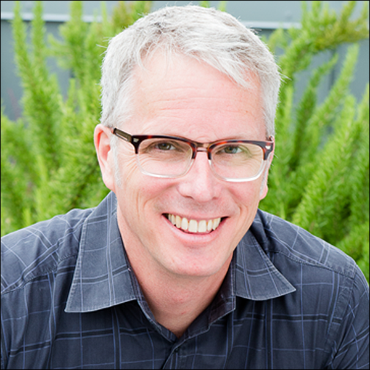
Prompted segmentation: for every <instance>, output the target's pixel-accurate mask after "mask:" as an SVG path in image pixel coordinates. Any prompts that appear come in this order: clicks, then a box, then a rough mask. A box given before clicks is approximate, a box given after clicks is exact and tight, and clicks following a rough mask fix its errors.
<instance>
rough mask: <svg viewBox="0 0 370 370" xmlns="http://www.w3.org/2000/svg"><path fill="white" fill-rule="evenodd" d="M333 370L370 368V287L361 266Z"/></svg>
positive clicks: (336, 344) (336, 347)
mask: <svg viewBox="0 0 370 370" xmlns="http://www.w3.org/2000/svg"><path fill="white" fill-rule="evenodd" d="M351 293H352V294H351V296H350V299H349V301H348V305H347V307H346V310H345V312H344V316H343V318H342V325H341V326H340V329H339V332H338V333H337V335H336V340H335V341H334V343H333V352H332V360H331V363H330V364H329V366H328V368H329V369H368V368H369V286H368V284H367V281H366V279H365V277H364V275H363V274H362V272H361V271H360V270H359V269H358V271H357V273H356V276H355V279H354V284H353V289H352V292H351Z"/></svg>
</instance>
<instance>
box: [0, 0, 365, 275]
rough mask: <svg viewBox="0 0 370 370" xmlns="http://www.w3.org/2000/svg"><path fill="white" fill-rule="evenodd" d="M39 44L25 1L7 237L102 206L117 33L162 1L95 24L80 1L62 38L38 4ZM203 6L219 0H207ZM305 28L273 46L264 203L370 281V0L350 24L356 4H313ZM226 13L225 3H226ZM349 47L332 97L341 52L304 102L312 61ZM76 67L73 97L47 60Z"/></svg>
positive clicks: (5, 182) (5, 191)
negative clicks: (359, 79)
mask: <svg viewBox="0 0 370 370" xmlns="http://www.w3.org/2000/svg"><path fill="white" fill-rule="evenodd" d="M35 3H36V5H35V7H34V11H33V13H34V17H33V20H32V23H31V47H29V45H28V43H27V40H26V25H25V23H24V22H23V21H22V18H21V15H20V5H19V3H17V4H16V7H15V16H14V20H13V25H12V27H13V37H14V44H15V60H16V64H17V68H18V73H19V76H20V78H21V81H22V85H23V91H24V93H23V98H22V103H23V116H22V118H21V119H19V120H18V121H17V122H12V121H10V120H9V119H8V118H7V117H6V116H5V115H4V114H3V110H2V114H1V122H2V124H1V183H2V191H1V233H2V235H4V234H7V233H9V232H12V231H14V230H17V229H19V228H22V227H25V226H28V225H30V224H32V223H35V222H38V221H41V220H45V219H48V218H50V217H53V216H55V215H57V214H61V213H66V212H68V211H69V210H70V209H72V208H76V207H78V208H86V207H94V206H96V205H97V204H98V203H99V202H100V201H101V200H102V199H103V198H104V196H105V195H106V194H107V193H108V191H109V190H108V189H107V188H106V187H105V185H104V183H103V182H102V179H101V175H100V169H99V165H98V162H97V159H96V154H95V148H94V145H93V131H94V127H95V125H96V124H97V123H98V122H99V118H100V111H101V107H100V86H99V80H100V73H101V72H100V66H101V62H102V58H103V53H104V50H105V48H106V46H107V44H108V40H109V38H111V37H113V36H114V35H116V34H117V33H119V32H120V31H121V30H122V29H123V28H125V27H127V26H128V25H130V24H132V23H133V22H135V21H136V20H137V19H138V18H140V17H141V16H142V15H143V14H146V13H148V12H149V11H150V9H151V5H152V2H151V1H133V2H124V1H120V2H118V5H117V7H116V8H115V9H114V11H113V13H112V16H110V17H108V15H107V11H106V9H105V7H104V3H103V4H102V9H101V20H100V21H99V22H98V21H94V22H92V23H85V22H83V20H82V6H83V5H82V4H83V2H81V1H72V2H71V12H70V20H69V21H68V22H66V23H65V24H64V25H62V26H61V27H60V37H61V40H57V39H55V38H54V37H52V36H50V35H49V36H48V41H46V38H47V37H46V36H47V35H46V31H45V24H44V21H43V20H42V14H43V10H42V2H35ZM201 5H202V6H206V7H207V6H209V2H207V1H202V2H201ZM302 6H303V12H302V19H301V28H291V29H289V30H283V29H278V30H276V31H274V32H273V33H272V34H271V36H270V37H269V38H268V39H265V40H264V41H265V42H266V43H267V44H268V46H269V48H270V50H271V51H272V52H273V53H275V52H276V50H279V51H280V52H279V57H277V61H278V64H279V66H280V68H281V73H282V75H283V76H284V82H283V83H282V87H281V92H280V104H279V106H278V110H277V116H276V121H275V122H276V123H275V125H276V143H277V145H276V150H275V158H274V161H273V165H272V167H271V170H270V175H269V194H268V196H267V197H266V198H265V199H264V200H263V201H262V202H261V204H260V208H261V209H263V210H266V211H268V212H270V213H273V214H276V215H278V216H280V217H282V218H284V219H286V220H288V221H291V222H293V223H295V224H297V225H299V226H302V227H303V228H305V229H306V230H308V231H309V232H311V233H313V234H314V235H317V236H318V237H320V238H323V239H324V240H326V241H328V242H329V243H331V244H333V245H335V246H337V247H338V248H340V249H342V250H343V251H345V252H346V253H347V254H349V255H351V256H352V257H353V258H354V259H355V260H356V262H357V263H358V264H359V266H360V267H361V269H362V271H363V272H364V274H365V276H366V277H367V279H368V278H369V104H368V100H369V87H368V86H367V88H366V91H365V92H364V96H363V99H362V100H361V101H360V102H357V101H356V99H355V98H354V97H353V96H352V95H351V93H350V91H349V84H350V82H351V79H352V77H353V72H354V69H355V65H356V60H357V56H358V50H359V47H358V45H357V44H356V42H358V41H360V40H363V39H366V38H368V27H367V18H368V9H367V2H365V4H364V7H363V9H362V12H361V14H360V16H359V17H358V18H356V19H352V18H353V17H351V15H352V13H353V9H354V7H355V2H353V1H352V2H349V3H347V4H346V5H345V6H344V7H343V9H342V11H341V13H340V14H338V15H337V14H336V13H335V12H334V11H332V10H330V9H329V5H328V4H325V3H323V2H320V1H316V2H304V3H303V5H302ZM219 8H220V9H222V10H224V11H225V10H226V9H225V8H226V2H224V1H222V2H219ZM344 43H347V44H353V45H351V46H350V47H349V48H348V52H347V55H346V58H345V60H344V63H343V65H342V66H341V72H340V74H339V75H338V77H337V78H336V80H335V83H334V85H333V87H332V88H331V90H330V92H329V93H328V95H327V96H326V98H325V99H324V100H323V101H318V88H319V84H320V81H322V79H323V77H324V76H325V75H327V74H328V73H330V71H331V70H332V69H333V67H334V66H335V65H336V63H337V62H338V55H337V54H336V53H335V54H334V56H333V57H332V58H331V59H330V60H328V61H326V62H324V63H323V64H321V65H320V66H318V67H317V68H316V69H314V71H313V73H311V75H310V78H309V81H308V83H307V86H306V88H305V90H304V93H303V95H302V97H301V99H300V101H299V102H298V104H293V97H294V94H295V90H296V78H297V75H298V73H300V72H302V71H304V70H307V69H308V68H309V67H310V65H311V62H312V58H313V57H314V56H316V55H318V54H320V53H323V52H325V51H327V50H336V48H337V47H338V46H340V45H342V44H344ZM47 58H55V59H56V60H57V61H58V63H59V65H60V67H61V68H66V69H68V70H70V71H71V75H72V76H73V78H71V79H70V80H69V90H68V93H67V97H63V95H62V93H61V90H60V87H59V84H58V81H57V78H56V76H54V75H52V74H51V73H50V72H49V71H48V68H47V65H46V59H47Z"/></svg>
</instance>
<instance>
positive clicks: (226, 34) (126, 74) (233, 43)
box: [101, 5, 281, 137]
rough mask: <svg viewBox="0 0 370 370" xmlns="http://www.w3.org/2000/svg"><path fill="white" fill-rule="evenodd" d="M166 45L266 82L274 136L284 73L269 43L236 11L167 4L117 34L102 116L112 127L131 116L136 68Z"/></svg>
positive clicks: (107, 60)
mask: <svg viewBox="0 0 370 370" xmlns="http://www.w3.org/2000/svg"><path fill="white" fill-rule="evenodd" d="M158 48H160V49H161V50H162V51H163V52H164V53H166V54H167V55H168V56H172V55H175V54H182V55H186V56H188V57H191V58H195V59H197V60H199V61H203V62H205V63H207V64H209V65H210V66H212V67H214V68H215V69H217V70H218V71H220V72H221V73H224V74H225V75H227V76H228V77H229V78H231V79H232V80H233V81H234V82H235V83H236V84H237V85H239V86H241V87H243V88H248V86H250V82H251V81H249V79H250V77H248V73H246V72H249V73H250V74H252V75H254V76H257V78H258V80H259V81H260V87H261V94H262V97H261V98H262V106H263V115H264V119H265V131H266V135H267V137H269V136H270V135H273V134H274V120H275V111H276V107H277V104H278V93H279V87H280V79H281V77H280V74H279V71H278V66H277V65H276V63H275V61H274V57H273V55H272V54H271V53H270V51H269V50H268V48H267V46H266V45H265V44H264V43H263V42H262V41H261V40H260V39H259V37H258V36H257V35H256V34H255V33H254V32H253V31H252V30H250V29H248V28H247V27H245V26H244V25H243V24H242V23H240V22H239V21H238V20H237V19H235V18H234V17H233V16H232V15H230V14H228V13H225V12H222V11H219V10H216V9H213V8H203V7H200V6H196V5H187V6H181V7H179V6H173V7H165V8H162V9H160V10H157V11H155V12H153V13H150V14H148V15H147V16H145V17H143V18H140V19H139V20H137V21H136V22H135V23H134V24H133V25H131V26H130V27H128V28H126V29H125V30H123V31H122V32H121V33H119V34H118V35H116V36H115V37H113V38H112V39H111V40H110V42H109V45H108V48H107V50H106V54H105V57H104V61H103V65H102V78H101V87H102V98H101V102H102V117H101V123H102V124H103V125H105V126H107V127H112V126H114V125H116V126H121V125H122V124H123V123H124V122H125V121H127V120H128V119H129V118H130V116H131V114H132V113H131V109H132V104H131V96H132V91H133V90H132V88H133V84H132V83H133V70H134V68H135V66H141V67H143V60H144V59H145V58H147V57H150V56H151V55H153V54H154V52H155V51H156V50H158Z"/></svg>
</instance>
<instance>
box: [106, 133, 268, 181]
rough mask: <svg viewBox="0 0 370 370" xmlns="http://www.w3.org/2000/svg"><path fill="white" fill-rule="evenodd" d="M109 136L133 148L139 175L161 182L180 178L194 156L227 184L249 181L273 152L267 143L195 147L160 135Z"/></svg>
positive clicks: (225, 142) (237, 142)
mask: <svg viewBox="0 0 370 370" xmlns="http://www.w3.org/2000/svg"><path fill="white" fill-rule="evenodd" d="M112 133H113V134H114V135H116V136H118V137H119V138H120V139H123V140H125V141H127V142H129V143H131V144H132V145H133V146H134V147H135V154H136V160H137V164H138V166H139V168H140V170H141V172H142V173H144V174H147V175H150V176H154V177H163V178H177V177H181V176H184V175H185V174H187V173H188V171H189V170H190V168H191V166H192V164H193V162H194V160H195V158H196V156H197V153H198V152H205V153H207V156H208V161H209V164H210V166H211V169H212V171H213V172H214V174H215V175H216V176H217V177H219V178H220V179H223V180H226V181H231V182H244V181H253V180H255V179H257V178H258V177H259V176H260V175H261V173H262V172H263V170H264V169H265V167H266V165H267V159H268V157H269V155H270V153H271V152H272V151H273V149H274V141H273V140H274V139H273V137H270V138H269V140H270V141H255V140H222V141H217V142H213V143H208V144H206V143H199V142H196V141H190V140H187V139H184V138H181V137H175V136H162V135H130V134H128V133H127V132H124V131H121V130H119V129H118V128H112Z"/></svg>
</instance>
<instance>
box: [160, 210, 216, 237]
mask: <svg viewBox="0 0 370 370" xmlns="http://www.w3.org/2000/svg"><path fill="white" fill-rule="evenodd" d="M166 216H167V218H168V219H169V220H170V221H171V222H172V224H173V225H174V226H176V227H177V228H178V229H182V230H183V231H187V232H190V233H207V232H211V231H212V230H216V229H217V228H218V226H219V225H220V222H221V218H220V217H219V218H215V219H213V220H208V221H206V220H201V221H196V220H191V219H190V220H188V219H187V218H186V217H180V216H178V215H173V214H167V215H166Z"/></svg>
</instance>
